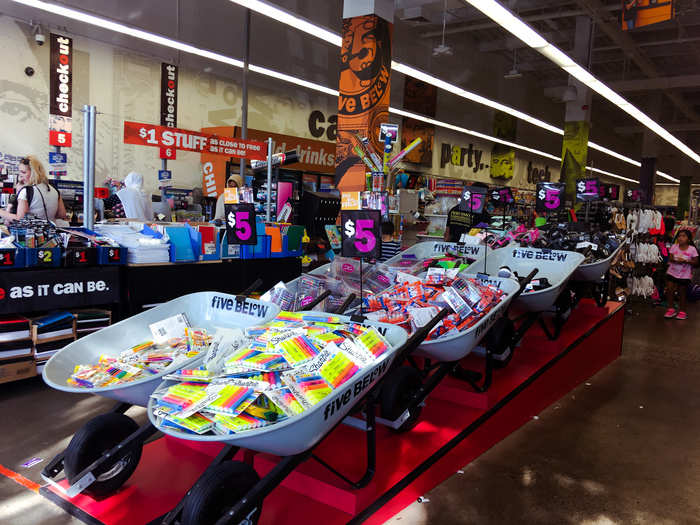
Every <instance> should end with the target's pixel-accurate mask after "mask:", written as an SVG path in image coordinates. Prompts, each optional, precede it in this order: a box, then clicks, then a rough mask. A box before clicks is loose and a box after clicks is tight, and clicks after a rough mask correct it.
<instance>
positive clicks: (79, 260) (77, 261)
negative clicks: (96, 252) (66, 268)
mask: <svg viewBox="0 0 700 525" xmlns="http://www.w3.org/2000/svg"><path fill="white" fill-rule="evenodd" d="M87 263H88V252H87V249H85V248H78V249H76V250H74V251H73V265H74V266H80V265H83V264H87Z"/></svg>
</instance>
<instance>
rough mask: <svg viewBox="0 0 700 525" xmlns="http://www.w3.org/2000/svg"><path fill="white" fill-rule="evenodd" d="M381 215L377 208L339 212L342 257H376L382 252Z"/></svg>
mask: <svg viewBox="0 0 700 525" xmlns="http://www.w3.org/2000/svg"><path fill="white" fill-rule="evenodd" d="M381 224H382V217H381V213H380V212H379V210H344V211H341V212H340V237H341V239H342V250H341V253H342V255H343V257H361V258H365V259H372V258H377V257H379V256H380V255H381V253H382V233H381Z"/></svg>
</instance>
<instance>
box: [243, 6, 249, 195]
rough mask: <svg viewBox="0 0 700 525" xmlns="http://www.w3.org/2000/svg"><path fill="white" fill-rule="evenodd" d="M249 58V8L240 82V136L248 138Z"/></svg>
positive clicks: (246, 17) (244, 21)
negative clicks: (241, 79)
mask: <svg viewBox="0 0 700 525" xmlns="http://www.w3.org/2000/svg"><path fill="white" fill-rule="evenodd" d="M249 60H250V9H246V10H245V18H244V19H243V81H242V82H241V88H242V89H241V91H242V92H241V95H242V96H241V138H242V139H243V140H245V139H247V138H248V62H249ZM241 179H243V182H244V183H245V159H241Z"/></svg>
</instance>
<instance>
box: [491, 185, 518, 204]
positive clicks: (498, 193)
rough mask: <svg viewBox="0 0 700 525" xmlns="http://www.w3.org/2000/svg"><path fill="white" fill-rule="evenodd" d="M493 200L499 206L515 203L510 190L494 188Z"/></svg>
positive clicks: (492, 192) (492, 191)
mask: <svg viewBox="0 0 700 525" xmlns="http://www.w3.org/2000/svg"><path fill="white" fill-rule="evenodd" d="M491 200H492V201H495V202H496V203H497V204H512V203H513V202H515V199H514V198H513V192H512V191H511V189H510V188H494V189H492V190H491Z"/></svg>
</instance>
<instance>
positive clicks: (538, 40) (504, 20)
mask: <svg viewBox="0 0 700 525" xmlns="http://www.w3.org/2000/svg"><path fill="white" fill-rule="evenodd" d="M464 2H466V3H469V4H471V5H472V6H474V7H475V8H476V9H478V10H479V11H481V12H482V13H483V14H485V15H486V16H487V17H489V18H490V19H491V20H493V21H494V22H496V23H497V24H498V25H500V26H501V27H502V28H503V29H505V30H506V31H508V32H510V33H511V34H513V35H514V36H516V37H517V38H519V39H520V40H522V41H523V42H524V43H525V44H526V45H528V46H529V47H531V48H533V49H535V50H537V51H539V52H540V53H542V54H543V55H544V56H546V57H547V58H549V59H550V60H551V61H552V62H554V63H555V64H557V65H558V66H559V67H561V68H562V69H563V70H564V71H566V72H567V73H568V74H569V75H571V76H573V77H574V78H576V79H577V80H579V81H580V82H582V83H583V84H585V85H586V86H588V87H589V88H590V89H592V90H593V91H595V92H596V93H598V94H599V95H600V96H602V97H603V98H605V99H607V100H608V101H610V102H611V103H613V104H614V105H616V106H617V107H618V108H620V109H621V110H622V111H624V112H625V113H627V114H628V115H630V116H631V117H632V118H634V119H635V120H637V121H638V122H640V123H641V124H642V125H643V126H645V127H646V128H648V129H649V130H651V131H653V132H654V133H656V134H657V135H658V136H659V137H661V138H662V139H664V140H665V141H666V142H668V143H669V144H671V145H672V146H674V147H676V148H677V149H678V150H680V151H681V152H683V153H685V154H686V155H687V156H688V157H690V158H691V159H693V160H694V161H695V162H697V163H700V155H698V154H697V153H696V152H695V151H693V150H692V149H691V148H689V147H688V146H687V145H685V144H684V143H683V142H682V141H681V140H679V139H678V138H677V137H675V136H674V135H673V134H672V133H670V132H669V131H668V130H666V129H665V128H663V127H662V126H660V125H659V124H658V123H657V122H655V121H654V120H653V119H651V117H649V116H648V115H647V114H645V113H644V112H643V111H642V110H640V109H639V108H638V107H636V106H635V105H634V104H631V103H630V102H628V101H627V100H625V99H624V98H623V97H621V96H620V95H619V94H618V93H616V92H615V91H613V90H612V89H611V88H610V87H609V86H608V85H606V84H605V83H604V82H602V81H600V80H599V79H597V78H596V77H595V76H593V75H592V74H591V72H590V71H588V70H587V69H585V68H583V67H581V66H580V65H578V64H577V63H576V62H574V60H573V59H572V58H571V57H569V56H568V55H567V54H566V53H564V52H563V51H561V50H560V49H559V48H557V47H556V46H554V45H552V44H550V43H549V42H547V40H545V39H544V38H543V37H542V35H540V34H539V33H538V32H537V31H535V30H534V29H533V28H531V27H530V26H529V25H528V24H526V23H525V22H524V21H523V20H521V19H520V18H519V17H517V16H516V15H514V14H513V13H511V12H510V10H508V9H507V8H506V7H504V6H503V5H501V4H500V3H499V2H497V1H496V0H464Z"/></svg>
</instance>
